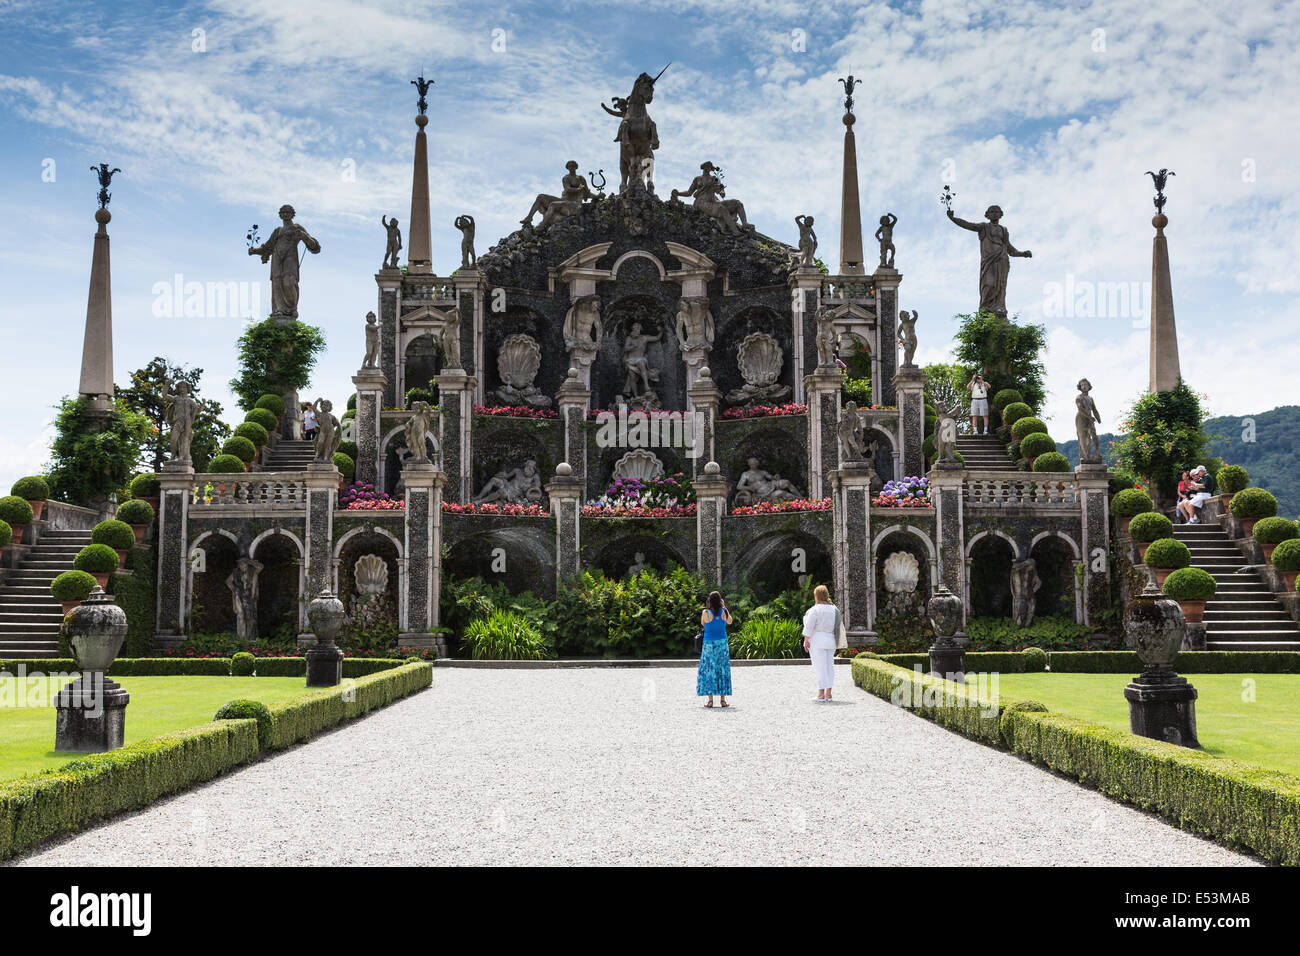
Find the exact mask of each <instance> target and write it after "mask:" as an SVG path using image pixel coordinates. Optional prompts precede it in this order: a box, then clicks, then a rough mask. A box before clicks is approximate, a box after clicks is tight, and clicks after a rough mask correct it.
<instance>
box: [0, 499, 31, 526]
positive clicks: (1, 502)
mask: <svg viewBox="0 0 1300 956" xmlns="http://www.w3.org/2000/svg"><path fill="white" fill-rule="evenodd" d="M34 514H35V512H34V511H32V506H31V505H30V504H28V503H27V499H26V498H20V497H18V496H17V495H5V496H4V497H3V498H0V520H2V521H4V522H5V523H6V524H10V525H15V524H31V523H32V516H33V515H34Z"/></svg>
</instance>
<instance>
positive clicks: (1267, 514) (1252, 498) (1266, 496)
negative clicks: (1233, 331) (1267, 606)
mask: <svg viewBox="0 0 1300 956" xmlns="http://www.w3.org/2000/svg"><path fill="white" fill-rule="evenodd" d="M0 500H3V499H0ZM1229 510H1230V511H1232V516H1233V517H1234V518H1271V517H1273V516H1274V515H1275V514H1277V499H1276V498H1274V497H1273V493H1272V492H1271V491H1265V490H1264V489H1263V488H1243V489H1242V490H1241V491H1239V492H1237V493H1236V494H1235V495H1233V496H1232V504H1231V505H1230V506H1229Z"/></svg>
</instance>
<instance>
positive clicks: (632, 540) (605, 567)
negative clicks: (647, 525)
mask: <svg viewBox="0 0 1300 956" xmlns="http://www.w3.org/2000/svg"><path fill="white" fill-rule="evenodd" d="M638 553H640V554H642V555H644V556H645V557H644V560H643V561H642V563H643V564H645V565H646V567H647V568H653V569H654V570H656V571H659V572H663V571H666V570H667V569H668V567H669V566H670V565H673V564H677V565H681V566H682V567H684V568H685V567H690V565H689V564H687V562H686V559H685V557H683V556H682V554H681V553H680V552H679V551H678V550H677V549H676V548H674V547H672V545H669V544H667V543H666V542H664V541H663V539H661V538H657V537H655V536H654V535H651V534H645V533H635V532H634V533H632V534H630V535H627V536H626V537H623V538H619V539H618V540H617V541H611V542H610V543H608V544H606V545H604V546H603V547H602V548H601V549H600V550H599V551H598V552H596V556H595V558H594V559H593V560H592V562H591V563H592V565H593V566H594V567H596V568H599V569H600V570H601V571H602V572H604V574H605V576H606V577H610V578H616V577H617V578H622V577H626V576H627V575H628V574H629V572H630V570H631V567H632V565H633V564H634V562H635V560H636V555H637V554H638Z"/></svg>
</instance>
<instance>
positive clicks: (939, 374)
mask: <svg viewBox="0 0 1300 956" xmlns="http://www.w3.org/2000/svg"><path fill="white" fill-rule="evenodd" d="M922 371H924V372H925V403H926V404H927V405H933V406H934V407H935V409H936V410H938V411H943V410H945V409H949V408H952V407H953V406H954V405H961V406H963V407H964V406H965V405H966V399H967V398H968V397H969V393H968V392H967V391H966V383H967V382H968V381H970V375H969V374H967V372H966V369H965V368H963V367H962V366H960V365H956V364H948V363H944V362H935V363H933V364H931V365H927V366H926V367H925V368H924V369H922Z"/></svg>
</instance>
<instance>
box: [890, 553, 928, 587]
mask: <svg viewBox="0 0 1300 956" xmlns="http://www.w3.org/2000/svg"><path fill="white" fill-rule="evenodd" d="M884 572H885V590H886V591H888V592H889V593H890V594H898V593H900V592H903V593H910V592H912V591H915V590H916V583H917V581H919V580H920V577H921V565H920V563H919V562H918V561H917V560H916V555H914V554H911V553H909V552H907V551H895V552H894V553H893V554H891V555H890V556H889V557H887V558H885V564H884Z"/></svg>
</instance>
